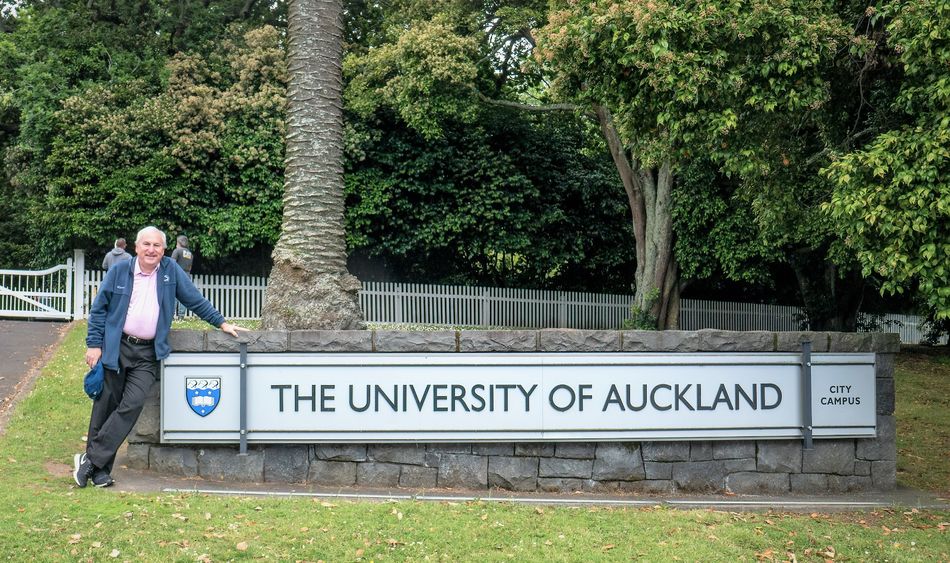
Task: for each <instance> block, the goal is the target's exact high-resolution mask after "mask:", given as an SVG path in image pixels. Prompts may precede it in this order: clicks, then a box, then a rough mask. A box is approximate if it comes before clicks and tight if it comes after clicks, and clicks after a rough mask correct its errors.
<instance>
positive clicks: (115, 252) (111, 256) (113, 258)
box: [102, 238, 132, 271]
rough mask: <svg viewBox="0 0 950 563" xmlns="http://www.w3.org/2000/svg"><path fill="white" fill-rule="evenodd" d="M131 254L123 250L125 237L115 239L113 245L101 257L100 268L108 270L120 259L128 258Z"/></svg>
mask: <svg viewBox="0 0 950 563" xmlns="http://www.w3.org/2000/svg"><path fill="white" fill-rule="evenodd" d="M131 257H132V255H131V254H129V253H128V252H126V251H125V239H124V238H117V239H115V247H114V248H113V249H112V250H110V251H109V253H108V254H106V256H105V258H103V259H102V269H103V270H106V271H108V270H109V268H111V267H112V265H113V264H115V263H116V262H119V261H120V260H128V259H129V258H131Z"/></svg>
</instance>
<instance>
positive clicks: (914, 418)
mask: <svg viewBox="0 0 950 563" xmlns="http://www.w3.org/2000/svg"><path fill="white" fill-rule="evenodd" d="M894 386H895V388H896V392H897V403H896V405H895V409H894V410H895V415H896V416H897V479H898V482H899V483H901V484H903V485H907V486H910V487H914V488H918V489H925V490H930V491H936V492H939V493H941V494H943V495H944V496H948V497H950V348H948V347H946V346H940V347H935V348H924V347H916V346H915V347H910V348H906V349H905V350H904V351H902V352H901V353H900V354H898V356H897V365H896V367H895V370H894Z"/></svg>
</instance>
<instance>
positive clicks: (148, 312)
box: [73, 227, 247, 487]
mask: <svg viewBox="0 0 950 563" xmlns="http://www.w3.org/2000/svg"><path fill="white" fill-rule="evenodd" d="M166 246H167V241H166V238H165V233H163V232H162V231H160V230H159V229H158V228H156V227H145V228H144V229H142V230H141V231H139V232H138V235H137V236H136V238H135V254H136V257H135V259H134V260H125V261H119V262H117V263H116V264H114V265H113V267H111V268H110V269H109V271H108V273H106V277H105V279H103V280H102V285H101V286H100V288H99V293H98V294H97V295H96V299H95V301H93V304H92V309H91V310H90V312H89V324H88V331H87V335H86V364H87V365H88V366H89V367H90V368H91V367H93V366H95V365H96V363H98V362H100V361H101V362H102V365H103V367H104V368H105V369H104V372H105V378H104V385H103V389H102V394H101V395H99V397H98V398H96V400H95V402H93V405H92V414H91V415H90V417H89V433H88V437H87V442H86V451H85V452H84V453H79V454H76V455H75V457H74V458H73V464H74V469H73V479H74V480H75V481H76V485H77V486H79V487H85V486H86V485H87V484H88V483H89V481H90V480H92V482H93V484H94V485H95V486H96V487H108V486H109V485H111V484H112V483H113V482H114V481H113V479H112V476H111V473H112V465H113V463H114V462H115V455H116V452H117V451H118V449H119V446H120V445H121V444H122V442H123V440H125V438H126V437H127V436H128V435H129V432H130V431H131V430H132V426H134V425H135V421H136V420H138V417H139V414H141V412H142V407H143V405H144V404H145V398H146V396H147V395H148V392H149V389H150V388H151V387H152V384H153V383H154V382H155V380H156V378H157V377H158V362H159V361H161V360H163V359H165V358H167V357H168V354H169V353H170V351H171V349H170V347H169V345H168V333H169V331H170V330H171V323H172V318H173V317H174V316H175V302H176V300H177V301H180V302H181V303H182V304H183V305H185V306H186V307H188V308H189V309H191V310H192V311H193V312H194V313H195V314H196V315H198V316H199V317H200V318H202V319H204V320H205V321H207V322H208V323H210V324H212V325H213V326H216V327H218V328H220V329H221V330H222V331H224V332H226V333H228V334H230V335H231V336H234V337H237V335H238V331H243V330H247V329H245V328H243V327H239V326H236V325H233V324H231V323H228V322H226V321H225V320H224V316H223V315H222V314H221V313H220V312H218V310H217V309H215V307H214V305H212V304H211V302H209V301H208V300H207V299H205V298H204V296H203V295H201V292H199V291H198V289H197V288H195V286H194V284H193V283H192V282H191V279H190V277H189V276H188V275H187V274H185V272H184V271H183V270H182V269H181V267H180V266H178V264H177V263H175V261H174V260H172V259H171V258H168V257H166V256H165V247H166Z"/></svg>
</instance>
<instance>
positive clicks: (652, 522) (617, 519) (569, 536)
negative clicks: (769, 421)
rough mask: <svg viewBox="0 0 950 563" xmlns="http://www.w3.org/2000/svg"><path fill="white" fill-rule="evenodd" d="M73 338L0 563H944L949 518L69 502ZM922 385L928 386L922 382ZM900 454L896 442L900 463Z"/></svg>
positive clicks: (23, 470)
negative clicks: (258, 562)
mask: <svg viewBox="0 0 950 563" xmlns="http://www.w3.org/2000/svg"><path fill="white" fill-rule="evenodd" d="M84 335H85V327H84V325H82V324H77V325H76V326H75V327H74V328H73V329H72V330H71V331H70V332H69V333H68V334H67V336H66V338H65V341H64V343H63V345H62V346H61V348H60V349H59V350H58V351H57V353H56V354H55V356H54V357H53V359H52V360H51V361H50V363H49V364H48V365H47V366H46V367H45V369H44V371H43V373H42V375H41V376H40V378H39V380H38V381H37V383H36V387H35V389H34V391H33V392H32V393H31V394H30V396H29V397H27V398H26V399H25V400H24V401H23V402H21V403H20V404H19V405H18V406H17V408H16V412H15V413H14V415H13V416H12V418H11V420H10V422H9V424H8V426H7V430H6V433H5V434H4V435H3V436H0V464H2V465H0V467H3V473H2V475H3V477H2V481H0V483H2V484H3V487H2V488H0V507H2V509H0V557H3V558H8V559H10V560H18V561H27V560H40V561H56V560H65V561H77V560H80V561H112V560H116V561H229V560H251V559H255V560H260V559H268V560H275V561H318V560H325V561H381V560H396V561H402V560H414V561H416V560H449V561H455V560H467V561H471V560H479V561H481V560H487V561H510V560H515V561H520V560H529V561H548V560H553V561H588V560H629V559H644V560H648V561H675V560H682V561H710V560H714V561H732V560H746V561H756V560H760V561H761V560H766V561H772V560H775V561H780V560H797V561H825V560H850V561H869V560H870V561H885V560H886V561H916V560H943V561H947V560H950V537H948V528H950V512H932V511H916V510H876V511H873V512H861V513H847V514H840V513H839V514H810V515H809V514H786V513H774V512H770V513H729V512H720V511H711V510H693V511H681V510H674V509H669V508H662V507H655V508H647V509H633V508H613V509H611V508H596V507H595V508H590V507H585V508H569V507H536V506H522V505H513V504H503V503H502V504H499V503H494V502H492V503H481V502H464V503H450V502H443V503H435V502H412V501H405V502H395V503H380V502H375V503H374V502H335V503H329V502H325V501H321V500H312V499H303V498H294V499H272V498H263V499H262V498H235V497H214V496H205V495H198V494H187V495H181V494H160V493H153V494H131V493H118V492H116V491H110V490H97V489H94V488H92V487H89V488H86V489H76V488H75V487H74V486H73V485H72V478H71V477H69V476H65V475H64V467H66V466H67V465H69V464H71V460H72V454H73V453H75V452H77V451H80V450H81V449H82V448H83V442H82V436H83V434H84V433H85V426H86V424H87V422H88V415H89V407H90V403H89V400H88V399H86V398H85V396H84V395H83V394H82V390H81V378H82V375H83V374H84V373H85V366H84V364H83V354H84V344H83V338H84ZM923 365H928V366H929V365H930V364H929V362H924V364H923ZM916 369H917V368H915V367H913V366H908V365H907V364H906V363H905V362H903V361H902V362H901V367H900V372H899V373H900V374H902V375H901V376H900V382H899V386H901V387H899V388H903V385H904V384H905V381H904V380H910V379H912V376H911V375H903V374H908V373H911V374H913V375H914V376H916V372H915V371H914V370H916ZM943 369H944V370H945V369H946V366H945V365H944V368H943ZM923 377H924V381H927V378H926V376H923ZM927 388H929V389H931V390H932V389H933V387H932V385H930V384H927ZM943 406H944V407H946V403H945V402H944V403H943ZM900 408H901V409H903V408H904V405H903V404H901V407H900ZM935 408H939V405H938V406H937V407H935ZM922 416H926V415H922ZM939 420H942V421H943V422H942V423H938V422H937V421H936V420H933V421H932V422H934V423H935V424H943V426H942V427H941V428H940V429H939V430H942V431H943V432H944V433H943V434H942V435H943V436H944V440H945V439H946V431H947V422H946V418H943V419H939ZM933 435H934V433H933V431H932V430H931V431H930V432H929V433H924V432H922V433H921V434H920V435H919V439H920V440H930V439H931V438H932V437H933ZM929 444H930V442H926V443H923V444H919V443H918V444H914V448H920V449H919V450H918V449H913V450H909V451H915V452H917V451H920V452H921V453H924V451H925V450H929V449H932V445H929ZM945 446H946V442H944V449H945ZM909 447H910V446H908V445H907V444H906V443H905V444H904V445H903V446H902V452H903V451H905V450H907V449H908V448H909ZM914 455H917V454H914ZM936 455H938V452H934V456H927V457H925V456H923V455H921V458H922V459H921V460H920V464H919V465H914V466H908V465H906V464H904V463H903V462H902V467H903V471H904V472H903V473H902V478H903V479H905V480H906V481H907V482H915V481H913V480H914V479H918V476H922V475H933V474H935V472H936V471H937V469H935V467H934V466H933V465H927V464H929V463H935V464H937V465H941V466H942V465H945V464H946V461H945V459H941V458H939V457H936ZM942 470H943V471H945V470H946V468H945V467H943V468H942ZM944 475H946V473H944ZM911 476H913V477H911ZM921 478H922V477H921ZM944 479H945V477H944ZM945 483H946V481H945V480H944V481H943V484H945Z"/></svg>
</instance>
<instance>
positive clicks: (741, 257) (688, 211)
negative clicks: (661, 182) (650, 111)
mask: <svg viewBox="0 0 950 563" xmlns="http://www.w3.org/2000/svg"><path fill="white" fill-rule="evenodd" d="M738 192H739V183H738V182H737V181H735V180H732V179H730V178H727V177H725V176H723V175H722V174H720V173H718V171H717V167H716V166H715V165H714V164H713V163H711V162H709V161H707V160H701V159H696V160H693V161H691V162H689V163H687V164H684V166H683V168H682V172H681V173H680V176H679V185H678V186H677V189H676V190H674V191H673V209H672V215H673V231H674V232H675V233H676V240H675V242H674V244H675V255H676V259H677V261H678V263H679V265H680V271H681V273H682V275H683V277H684V278H686V279H692V280H697V279H709V278H725V279H727V280H731V281H737V282H745V283H748V284H751V285H759V286H766V287H768V286H770V285H772V283H773V282H772V280H771V277H770V272H769V269H768V266H769V264H770V263H775V262H779V261H781V260H782V258H783V256H782V253H781V250H780V247H779V246H778V245H777V244H775V242H774V241H773V240H770V239H769V238H768V237H766V236H763V234H762V231H761V230H760V228H759V226H758V225H757V224H756V217H755V214H754V213H753V211H752V209H751V207H750V206H748V205H747V204H746V203H745V202H744V201H742V200H741V198H740V196H739V194H738Z"/></svg>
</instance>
